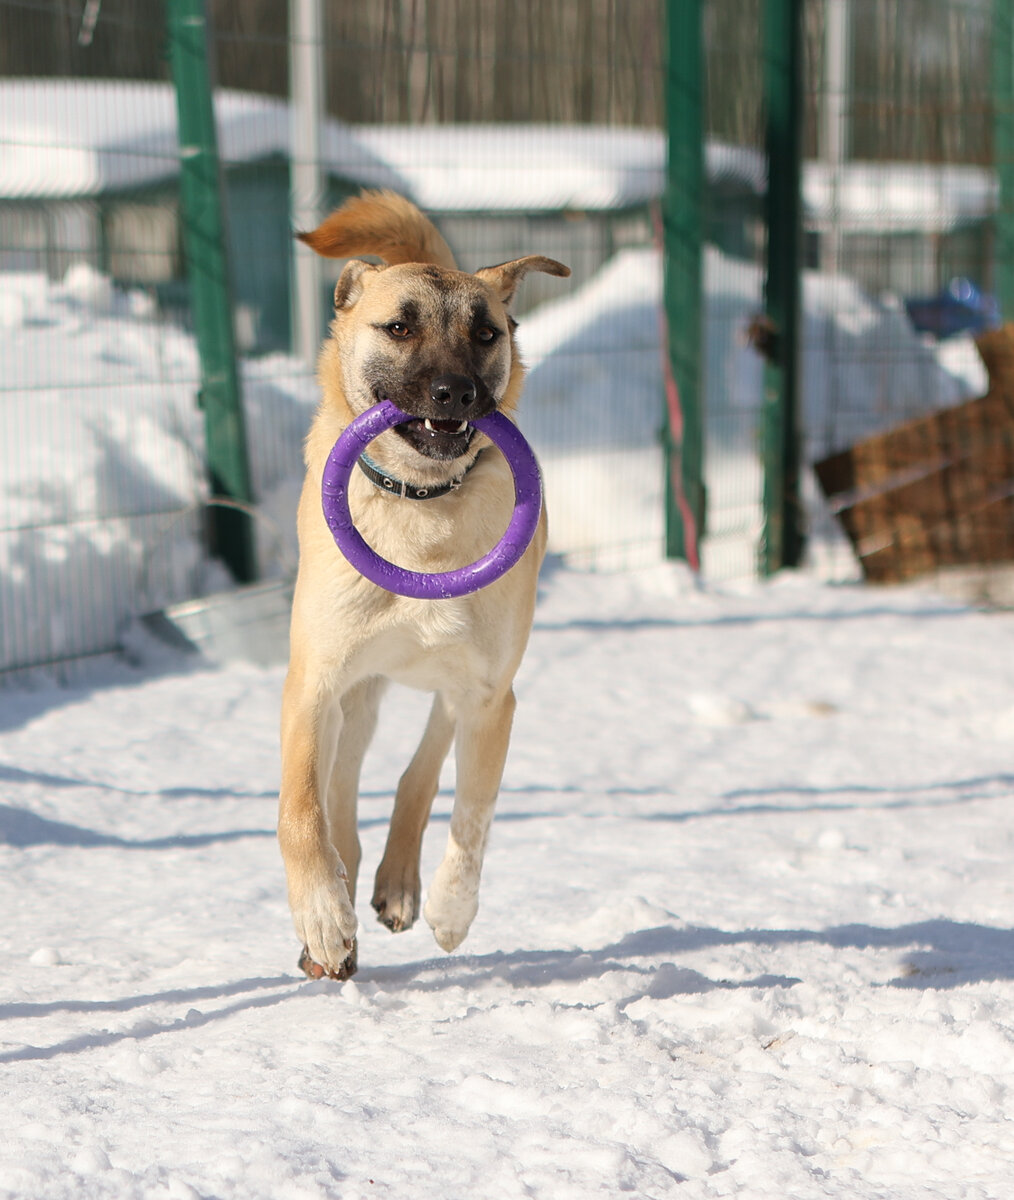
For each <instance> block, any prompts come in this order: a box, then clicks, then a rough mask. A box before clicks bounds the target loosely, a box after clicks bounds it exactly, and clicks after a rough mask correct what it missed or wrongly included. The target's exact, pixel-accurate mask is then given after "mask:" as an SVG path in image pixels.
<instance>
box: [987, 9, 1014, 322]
mask: <svg viewBox="0 0 1014 1200" xmlns="http://www.w3.org/2000/svg"><path fill="white" fill-rule="evenodd" d="M992 48H993V63H992V91H993V168H994V170H995V171H996V177H997V182H998V183H999V185H1000V195H999V197H998V200H997V208H996V214H995V216H994V219H993V228H994V244H993V291H994V293H995V295H996V298H997V301H998V302H999V304H1000V312H1001V314H1002V315H1003V317H1004V319H1005V320H1007V321H1010V320H1014V4H1012V2H1011V0H993V39H992Z"/></svg>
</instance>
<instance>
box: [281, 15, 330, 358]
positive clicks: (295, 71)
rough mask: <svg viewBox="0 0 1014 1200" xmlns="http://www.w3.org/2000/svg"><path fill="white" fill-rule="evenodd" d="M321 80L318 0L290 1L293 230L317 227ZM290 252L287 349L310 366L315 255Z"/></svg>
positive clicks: (299, 247)
mask: <svg viewBox="0 0 1014 1200" xmlns="http://www.w3.org/2000/svg"><path fill="white" fill-rule="evenodd" d="M323 79H324V24H323V16H322V12H321V3H320V0H289V100H290V106H291V115H290V120H291V145H292V156H291V165H290V168H289V171H290V197H291V198H290V208H291V214H292V226H293V229H294V230H295V231H296V232H300V231H303V230H309V229H316V227H317V226H318V225H319V224H320V220H321V217H322V216H323V212H322V209H323V205H324V178H323V171H322V168H321V113H322V110H323V94H324V84H323ZM292 254H293V258H292V309H291V324H292V349H293V353H295V354H296V355H298V356H299V357H300V358H302V359H303V360H304V361H305V362H308V363H311V364H312V363H315V362H316V361H317V353H318V351H319V350H320V342H321V336H322V334H323V332H324V313H323V312H322V305H321V273H320V259H319V258H318V256H317V255H316V254H315V253H314V252H313V251H312V250H311V249H310V247H309V246H304V245H303V244H302V243H301V242H297V241H296V240H295V238H293V239H292Z"/></svg>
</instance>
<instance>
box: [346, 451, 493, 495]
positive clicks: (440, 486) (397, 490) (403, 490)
mask: <svg viewBox="0 0 1014 1200" xmlns="http://www.w3.org/2000/svg"><path fill="white" fill-rule="evenodd" d="M481 454H482V451H481V450H480V451H479V453H478V454H477V455H476V456H475V458H474V459H472V461H471V463H470V464H469V465H468V466H467V467H466V468H465V471H464V474H462V475H459V476H458V478H457V479H452V480H451V482H450V483H437V484H434V485H433V486H432V487H425V486H422V485H419V484H415V483H406V482H405V480H404V479H398V478H397V476H395V475H388V474H387V472H386V471H382V470H381V469H380V468H379V467H378V466H377V464H376V463H375V462H374V461H373V460H372V459H371V458H368V457H367V456H366V455H365V454H361V455H360V456H359V469H360V471H362V473H363V474H364V475H365V476H366V478H367V479H368V480H369V481H370V483H372V484H374V485H375V486H376V487H378V488H380V490H381V491H382V492H390V494H391V495H392V496H400V497H401V498H402V499H403V500H436V498H437V497H438V496H446V495H447V493H448V492H456V491H457V490H458V488H459V487H461V485H462V484H463V483H464V482H465V475H467V474H468V472H469V471H471V469H472V467H474V466H475V464H476V463H477V462H478V461H479V457H480V455H481Z"/></svg>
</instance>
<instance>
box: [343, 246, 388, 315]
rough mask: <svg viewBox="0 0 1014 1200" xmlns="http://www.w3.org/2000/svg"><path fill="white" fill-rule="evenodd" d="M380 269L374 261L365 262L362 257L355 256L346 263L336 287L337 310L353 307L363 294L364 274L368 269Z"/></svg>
mask: <svg viewBox="0 0 1014 1200" xmlns="http://www.w3.org/2000/svg"><path fill="white" fill-rule="evenodd" d="M379 270H380V268H379V267H377V266H375V265H374V264H373V263H368V262H363V260H362V259H361V258H354V259H353V260H352V261H351V262H348V263H346V264H345V267H344V269H343V270H342V273H341V274H340V275H339V276H338V282H337V283H336V284H335V288H334V306H335V310H336V311H337V310H339V309H342V308H351V307H352V305H353V304H355V302H356V301H357V300H358V299H359V297H360V296H361V295H362V294H363V276H364V275H365V274H366V273H367V272H368V271H379Z"/></svg>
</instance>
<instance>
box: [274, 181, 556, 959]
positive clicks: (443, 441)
mask: <svg viewBox="0 0 1014 1200" xmlns="http://www.w3.org/2000/svg"><path fill="white" fill-rule="evenodd" d="M299 236H300V238H301V239H302V240H303V241H304V242H306V243H307V244H308V245H310V246H312V247H313V249H314V250H316V251H317V253H319V254H323V255H325V256H327V257H331V258H347V257H348V256H349V255H353V254H370V255H374V256H376V257H378V258H380V259H381V260H382V261H383V264H384V265H381V266H375V265H370V264H368V263H366V262H361V261H353V262H350V263H348V264H347V265H346V267H345V269H344V270H343V271H342V274H341V277H340V279H339V280H338V285H337V287H336V288H335V318H334V321H333V323H332V326H331V336H330V337H329V338H328V340H327V341H326V342H325V343H324V347H323V349H322V351H321V355H320V361H319V368H318V376H319V379H320V383H321V387H322V389H323V398H322V402H321V405H320V408H319V410H318V412H317V416H316V418H315V420H314V423H313V426H312V428H311V430H310V434H309V437H308V438H307V443H306V465H307V474H306V483H305V486H304V489H303V495H302V499H301V501H300V506H299V521H298V527H299V548H300V558H299V576H298V579H297V582H296V592H295V599H294V602H293V611H292V633H291V650H290V662H289V672H288V676H287V678H286V681H285V693H284V700H283V707H282V788H281V802H280V812H279V824H278V836H279V841H280V843H281V849H282V855H283V857H284V859H285V869H286V875H287V878H288V890H289V903H290V905H291V908H292V916H293V921H294V923H295V926H296V932H297V933H298V935H299V937H300V939H301V941H302V942H303V946H304V949H303V955H302V958H301V960H300V965H301V966H302V967H303V969H304V970H305V971H306V972H307V974H308V975H310V976H311V977H313V978H319V977H320V976H321V975H324V974H326V975H329V976H331V977H332V978H336V979H344V978H347V977H348V976H349V975H351V974H352V972H353V971H355V969H356V942H355V935H356V928H357V924H356V915H355V910H354V901H355V888H356V875H357V873H358V868H359V857H360V850H359V837H358V833H357V827H356V801H357V792H358V786H359V772H360V766H361V764H362V759H363V755H364V753H365V751H366V748H367V745H368V744H369V741H370V738H371V736H372V734H373V730H374V727H375V724H376V717H377V708H378V704H379V702H380V698H381V694H382V692H383V690H384V687H385V686H386V682H387V681H388V680H391V679H393V680H396V681H397V682H399V683H403V684H407V685H409V686H410V687H414V688H420V689H422V690H424V691H428V692H433V693H435V697H434V701H433V708H432V711H431V713H430V718H429V723H428V724H427V727H426V731H425V733H424V735H423V739H422V742H421V744H420V746H419V748H418V750H417V751H416V753H415V756H414V757H413V758H412V761H411V762H410V764H409V766H408V769H407V770H406V771H405V773H404V775H403V776H402V778H401V781H400V783H399V785H398V790H397V795H396V798H395V802H394V812H393V815H392V818H391V827H390V831H389V834H388V839H387V847H386V849H385V851H384V856H383V859H382V861H381V863H380V867H379V869H378V871H377V876H376V883H375V885H374V889H373V907H374V908H375V909H376V910H377V913H378V915H379V918H380V920H381V921H382V922H383V923H384V924H385V925H387V926H388V927H389V928H390V929H391V930H393V931H398V930H402V929H408V928H409V926H410V925H412V923H413V922H414V921H415V919H416V917H417V916H418V911H419V894H420V886H419V852H420V846H421V842H422V835H423V830H424V828H425V826H426V822H427V820H428V818H429V812H430V807H431V805H432V803H433V798H434V796H435V795H436V791H437V787H438V783H439V776H440V769H441V765H442V764H443V761H444V758H445V757H446V755H447V752H448V750H449V749H450V746H451V743H452V741H453V742H454V743H455V746H456V762H457V789H456V794H455V799H454V809H453V813H452V816H451V828H450V835H449V837H448V842H447V850H446V853H445V855H444V858H443V861H442V862H441V864H440V867H439V868H438V870H437V873H436V877H435V878H434V880H433V883H432V885H431V887H430V890H429V895H428V898H427V902H426V910H425V916H426V920H427V921H428V922H429V924H430V925H431V926H432V928H433V933H434V936H435V937H436V940H437V942H438V943H439V944H440V945H441V946H442V947H443V948H444V949H445V950H453V949H454V948H455V946H457V945H458V944H459V943H460V942H461V941H462V940H463V939H464V937H465V935H466V934H467V933H468V928H469V926H470V925H471V923H472V919H473V918H474V916H475V913H476V910H477V908H478V890H479V873H480V870H481V867H482V857H483V851H484V849H485V844H486V837H487V834H488V831H489V824H490V820H491V818H492V816H493V807H494V804H495V802H496V797H497V792H498V790H499V787H500V778H501V775H502V772H503V766H504V760H505V757H506V754H507V744H508V741H509V738H510V728H511V720H512V716H513V712H514V693H513V690H512V684H513V680H514V675H515V672H516V671H517V668H518V664H519V663H520V661H521V656H522V654H523V652H524V649H525V644H526V642H527V640H528V635H529V631H530V629H531V624H532V615H533V611H534V606H535V589H536V577H537V574H538V570H539V565H540V563H541V561H542V556H543V554H544V551H545V545H546V526H545V516H543V518H542V521H541V522H540V525H539V529H538V532H537V533H536V536H535V539H534V540H533V542H532V545H531V546H530V547H529V549H528V551H527V552H526V553H525V555H524V557H523V558H522V559H521V561H520V562H519V563H518V564H517V565H516V566H515V567H513V568H512V569H511V570H510V571H508V572H507V574H506V575H504V576H503V577H502V578H501V579H499V580H498V581H497V582H496V583H494V584H492V585H490V586H489V587H487V588H485V589H483V590H482V591H479V592H476V593H473V594H472V595H469V596H464V597H461V598H459V599H448V600H412V599H406V598H404V597H401V596H396V595H393V594H392V593H390V592H387V591H385V590H383V589H382V588H379V587H377V586H376V585H375V584H372V583H369V582H368V581H367V580H365V579H364V578H363V577H362V576H361V575H359V573H358V572H357V571H356V570H355V568H353V567H352V566H350V564H349V563H348V562H347V561H346V560H345V558H344V557H343V555H342V554H341V553H340V551H339V550H338V549H337V547H336V546H335V544H334V541H333V540H332V537H331V533H330V531H329V530H328V527H327V525H326V523H325V520H324V516H323V513H322V509H321V475H322V472H323V468H324V464H325V462H326V460H327V457H328V455H329V453H330V451H331V448H332V446H333V445H334V443H335V441H336V439H337V438H338V435H339V434H340V433H341V432H342V430H343V429H344V428H345V427H346V426H347V425H348V424H349V422H350V421H351V420H352V419H353V418H354V417H355V416H357V415H358V414H359V413H362V412H364V411H365V410H366V409H368V408H370V407H371V406H372V405H374V404H376V403H377V402H378V401H379V400H382V399H385V398H387V399H390V400H392V401H394V403H395V404H397V405H398V407H399V408H401V409H402V410H404V411H405V412H408V413H411V414H412V416H413V417H415V418H417V419H416V420H413V421H412V422H411V423H409V424H407V425H401V426H398V427H397V428H396V429H392V430H389V431H388V432H386V433H384V434H382V435H381V436H380V437H379V438H377V440H376V441H375V442H373V444H372V445H371V446H370V447H369V452H368V453H369V458H370V459H371V460H372V463H370V464H368V465H364V463H363V461H362V460H361V461H360V466H364V469H363V470H362V471H359V470H356V471H353V474H352V478H351V480H350V483H349V497H350V504H351V508H352V515H353V518H354V520H355V523H356V526H357V527H358V529H359V530H360V532H361V533H362V535H363V536H364V537H365V538H366V540H367V542H369V544H370V545H371V546H372V547H373V548H374V549H375V550H376V551H377V552H378V553H379V554H381V555H382V556H383V557H384V558H387V559H389V560H391V561H392V562H395V563H397V564H398V565H399V566H403V567H407V568H409V569H410V570H414V571H424V572H436V571H447V570H453V569H455V568H458V567H462V566H465V565H466V564H467V563H470V562H473V561H474V560H475V559H477V558H479V557H481V556H482V555H483V554H485V553H486V551H487V550H489V549H490V548H491V547H492V546H493V545H494V544H495V543H496V541H497V540H498V539H499V538H500V537H501V535H502V534H503V532H504V530H505V529H506V527H507V523H508V521H509V519H510V515H511V513H512V511H513V507H514V485H513V480H512V476H511V472H510V469H509V467H508V466H507V463H506V462H505V460H504V458H503V456H502V455H501V454H500V452H499V450H497V449H496V448H495V447H494V446H493V445H492V444H491V443H490V442H489V440H488V439H487V438H485V437H483V436H482V435H481V434H480V433H478V432H477V431H476V430H475V429H474V427H473V426H471V425H470V424H469V423H468V422H469V421H470V420H471V419H473V418H477V417H480V416H484V415H487V414H488V413H490V412H492V411H494V410H495V409H496V410H499V411H500V412H503V413H506V414H508V415H510V414H512V413H513V411H514V408H515V405H516V404H517V401H518V396H519V394H520V391H521V383H522V374H523V372H522V367H521V364H520V362H519V359H518V354H517V350H516V347H515V344H514V336H513V327H514V322H513V320H512V319H511V317H510V316H509V315H508V311H507V306H508V305H509V304H510V301H511V298H512V297H513V295H514V292H515V289H516V288H517V285H518V284H519V282H520V281H521V280H522V279H523V277H524V276H525V274H526V273H527V272H528V271H545V272H547V273H548V274H550V275H561V276H565V275H569V274H570V271H569V270H568V269H567V268H566V267H565V266H563V265H562V264H561V263H558V262H555V261H554V260H553V259H549V258H542V257H539V256H529V257H526V258H520V259H517V260H515V261H514V262H508V263H503V264H501V265H500V266H496V267H484V268H483V269H482V270H481V271H478V272H476V274H474V275H469V274H466V273H465V272H462V271H458V270H457V269H456V268H455V265H454V258H453V256H452V254H451V252H450V250H449V249H448V247H447V244H446V243H445V242H444V240H443V238H442V237H441V236H440V234H439V233H438V232H437V230H436V229H435V228H434V226H433V225H432V224H431V223H430V222H429V221H428V220H427V219H426V218H425V217H424V216H423V215H422V213H420V212H419V210H418V209H417V208H416V207H415V206H414V205H412V204H410V203H409V202H408V201H407V200H404V199H402V198H401V197H399V196H396V195H394V194H393V193H391V192H372V193H365V194H364V195H362V196H360V197H358V198H356V199H353V200H350V201H348V202H347V203H346V204H345V205H344V207H342V208H340V209H338V210H337V211H336V212H334V213H332V214H331V216H330V217H328V218H327V219H326V220H325V221H324V222H323V223H322V224H321V225H320V227H319V228H318V229H316V230H314V232H312V233H307V234H300V235H299ZM385 480H387V481H388V482H387V483H386V484H385V482H384V481H385ZM402 482H404V483H405V484H407V485H408V486H407V488H405V489H402V488H401V486H400V485H401V483H402ZM406 491H407V492H408V494H407V495H406V494H404V493H405V492H406ZM417 491H424V492H425V493H426V498H425V499H416V498H415V496H414V493H415V492H417ZM435 493H436V494H435Z"/></svg>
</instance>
